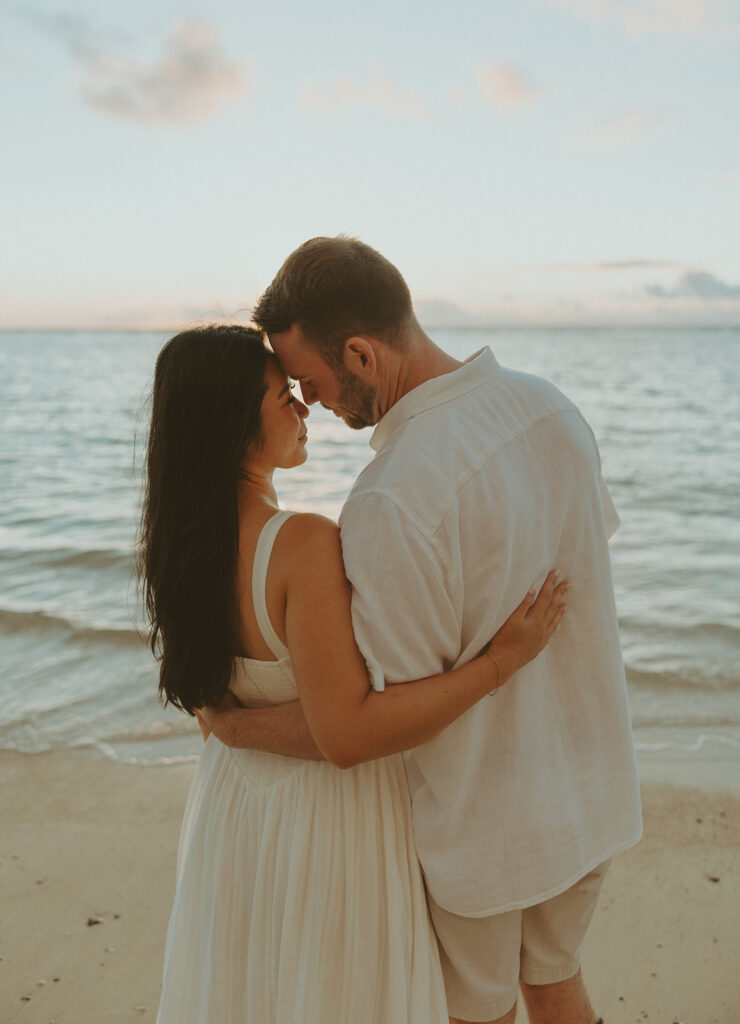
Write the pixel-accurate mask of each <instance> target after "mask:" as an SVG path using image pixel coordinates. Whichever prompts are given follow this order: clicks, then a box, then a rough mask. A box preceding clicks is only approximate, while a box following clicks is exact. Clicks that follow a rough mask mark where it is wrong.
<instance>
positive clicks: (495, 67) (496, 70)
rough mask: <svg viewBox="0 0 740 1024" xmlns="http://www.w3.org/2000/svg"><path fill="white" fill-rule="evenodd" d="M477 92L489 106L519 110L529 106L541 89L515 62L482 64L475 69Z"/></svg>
mask: <svg viewBox="0 0 740 1024" xmlns="http://www.w3.org/2000/svg"><path fill="white" fill-rule="evenodd" d="M476 80H477V83H478V92H479V95H480V96H481V98H482V99H483V100H484V101H485V102H486V103H489V104H490V105H491V106H495V107H500V108H502V109H504V110H519V109H521V108H523V107H527V106H529V105H530V104H531V103H533V102H534V101H535V100H537V99H538V98H539V96H540V95H541V94H542V89H541V88H540V87H539V86H538V85H536V84H535V83H534V82H533V81H532V79H531V78H530V77H529V76H528V75H527V74H526V73H525V72H524V71H522V70H521V69H520V68H518V67H517V66H516V65H515V64H483V65H481V66H480V67H479V68H478V69H477V71H476Z"/></svg>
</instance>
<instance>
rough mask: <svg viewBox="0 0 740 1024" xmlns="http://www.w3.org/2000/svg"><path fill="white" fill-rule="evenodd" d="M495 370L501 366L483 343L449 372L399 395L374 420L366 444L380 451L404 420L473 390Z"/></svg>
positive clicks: (495, 373)
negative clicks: (401, 395)
mask: <svg viewBox="0 0 740 1024" xmlns="http://www.w3.org/2000/svg"><path fill="white" fill-rule="evenodd" d="M499 373H501V367H500V366H499V364H498V361H497V360H496V357H495V356H494V354H493V352H491V350H490V348H488V347H487V346H486V348H482V349H480V351H479V352H476V353H475V354H474V355H472V356H470V357H469V358H468V359H466V360H465V362H464V363H463V364H462V366H459V367H458V368H457V369H456V370H452V372H451V373H443V374H441V375H440V376H439V377H432V378H431V380H425V381H424V383H423V384H419V385H418V387H415V388H413V389H412V390H411V391H409V392H407V393H406V394H405V395H404V396H403V398H399V400H398V401H397V402H396V404H395V405H393V406H391V408H390V409H389V410H388V412H387V413H386V414H385V416H383V418H382V419H380V420H378V424H377V426H376V427H375V430H374V431H373V433H372V437H371V438H370V447H371V448H373V449H374V450H375V451H376V452H378V451H380V449H381V448H382V447H383V445H384V444H385V443H386V441H387V440H388V439H389V437H390V436H391V435H392V434H394V433H395V432H396V430H398V428H399V427H400V426H401V424H402V423H405V422H406V420H410V419H412V417H414V416H417V415H418V414H419V413H420V412H426V411H427V409H433V408H434V407H435V406H437V405H444V404H445V403H446V402H451V401H453V399H455V398H460V396H461V395H465V394H467V393H468V392H470V391H474V390H475V388H477V387H480V385H481V384H484V383H485V382H486V381H488V380H490V379H491V378H492V377H495V376H497V375H498V374H499Z"/></svg>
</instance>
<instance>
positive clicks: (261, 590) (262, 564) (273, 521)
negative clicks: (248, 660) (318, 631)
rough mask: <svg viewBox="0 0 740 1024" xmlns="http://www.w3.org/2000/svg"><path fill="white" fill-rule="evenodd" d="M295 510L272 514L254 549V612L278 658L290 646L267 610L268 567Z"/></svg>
mask: <svg viewBox="0 0 740 1024" xmlns="http://www.w3.org/2000/svg"><path fill="white" fill-rule="evenodd" d="M292 515H293V512H286V511H281V512H276V513H275V515H274V516H270V518H269V519H268V520H267V522H266V523H265V525H264V526H263V527H262V532H261V533H260V535H259V538H258V539H257V547H256V548H255V551H254V566H253V568H252V603H253V604H254V614H255V616H256V618H257V625H258V626H259V628H260V632H261V633H262V637H263V639H264V641H265V643H266V644H267V646H268V647H269V648H270V650H271V651H272V653H273V654H274V655H275V657H276V658H278V659H280V658H285V657H286V656H287V654H288V648H287V647H286V646H285V644H284V643H283V642H282V640H281V639H280V637H279V636H278V635H277V633H276V632H275V630H274V629H273V626H272V623H271V622H270V616H269V614H268V612H267V597H266V589H265V588H266V585H267V567H268V565H269V564H270V555H271V554H272V549H273V546H274V544H275V538H276V537H277V535H278V531H279V530H280V527H281V526H282V525H283V523H284V522H285V521H286V520H288V519H290V517H291V516H292Z"/></svg>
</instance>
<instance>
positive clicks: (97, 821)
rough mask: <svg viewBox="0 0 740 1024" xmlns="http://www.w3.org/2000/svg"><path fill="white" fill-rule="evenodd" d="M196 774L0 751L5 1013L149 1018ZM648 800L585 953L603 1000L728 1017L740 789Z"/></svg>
mask: <svg viewBox="0 0 740 1024" xmlns="http://www.w3.org/2000/svg"><path fill="white" fill-rule="evenodd" d="M193 772H194V766H193V765H192V764H188V765H182V766H176V767H144V766H130V765H121V764H115V763H113V762H110V761H106V760H103V759H100V758H99V757H96V756H94V755H93V754H91V753H88V752H85V751H78V752H64V753H54V754H40V755H23V754H13V753H2V754H0V779H1V780H2V787H1V788H0V794H1V795H0V821H2V830H1V831H0V877H1V878H2V897H1V901H0V909H1V919H2V929H1V933H0V958H1V959H0V1020H2V1022H3V1024H16V1022H24V1024H126V1022H132V1021H142V1022H146V1021H151V1022H153V1021H154V1019H155V1017H156V1013H157V1005H158V999H159V987H160V972H161V967H162V958H163V951H164V941H165V933H166V927H167V920H168V916H169V911H170V904H171V900H172V895H173V889H174V871H175V855H176V850H177V840H178V832H179V826H180V820H181V816H182V810H183V806H184V802H185V798H186V795H187V790H188V786H189V783H190V780H191V778H192V775H193ZM643 799H644V811H645V837H644V839H643V840H642V842H641V843H640V844H639V845H638V846H636V847H635V848H634V849H632V850H630V851H628V852H627V853H624V854H622V855H621V856H619V857H618V858H617V859H616V860H615V863H614V866H613V868H612V871H611V873H610V875H609V877H608V878H607V881H606V884H605V889H604V892H603V895H602V900H601V903H600V906H599V909H598V911H597V914H596V918H595V920H594V923H593V925H592V928H591V932H590V936H589V939H588V944H587V948H586V952H585V956H584V973H585V976H586V980H587V983H588V985H589V988H590V990H591V993H592V998H593V1001H594V1004H595V1006H596V1009H597V1012H598V1013H599V1014H600V1015H601V1016H602V1018H603V1020H604V1024H632V1022H644V1021H648V1022H650V1021H652V1022H656V1024H674V1022H682V1024H736V1022H737V1021H738V1019H739V1018H738V1014H739V1013H740V1009H739V1008H740V973H739V972H738V969H737V965H738V950H739V949H740V919H739V918H738V913H737V908H738V906H740V900H739V897H740V870H739V867H740V813H739V812H740V800H739V799H738V797H737V796H736V795H730V794H726V795H724V794H721V793H717V792H708V791H706V790H695V789H687V788H680V787H673V786H669V785H647V786H644V787H643ZM517 1021H518V1022H519V1021H521V1024H524V1022H525V1021H526V1015H525V1014H524V1012H523V1011H520V1016H519V1017H518V1018H517ZM346 1024H351V1022H346Z"/></svg>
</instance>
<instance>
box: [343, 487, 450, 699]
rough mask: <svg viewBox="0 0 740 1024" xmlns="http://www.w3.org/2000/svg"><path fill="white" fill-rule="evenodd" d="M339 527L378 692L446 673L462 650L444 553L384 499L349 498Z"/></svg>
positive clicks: (361, 641) (362, 642)
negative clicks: (443, 557)
mask: <svg viewBox="0 0 740 1024" xmlns="http://www.w3.org/2000/svg"><path fill="white" fill-rule="evenodd" d="M339 524H340V527H341V536H342V552H343V555H344V567H345V571H346V573H347V578H348V579H349V581H350V584H351V585H352V624H353V627H354V631H355V638H356V640H357V645H358V647H359V648H360V651H361V652H362V655H363V657H364V659H365V662H366V664H367V668H368V672H369V674H370V681H371V683H372V685H373V687H374V688H375V689H376V690H383V689H385V683H386V681H387V682H389V683H397V682H406V681H408V680H410V679H423V678H425V677H427V676H430V675H436V674H437V673H438V672H442V671H445V670H446V669H447V668H449V667H450V666H451V665H452V664H453V663H454V662H455V660H456V659H457V657H458V654H459V651H460V622H459V616H458V614H457V613H456V611H455V604H454V600H453V596H452V595H451V593H450V590H451V588H450V587H449V585H448V584H447V582H446V570H445V566H444V562H443V559H442V557H441V553H440V551H439V550H438V549H437V548H435V546H434V545H433V543H432V542H431V541H430V540H429V539H428V538H426V537H425V536H424V535H423V534H422V533H421V531H420V530H419V529H418V528H417V527H416V526H415V525H414V524H413V523H412V522H411V521H410V520H409V519H408V518H407V517H406V516H405V515H404V514H403V512H402V511H401V510H400V509H399V508H398V506H397V505H396V504H395V502H393V501H392V499H390V498H389V497H387V496H386V495H384V494H375V493H371V494H364V495H359V496H356V497H351V498H350V499H349V501H348V502H347V504H346V505H345V507H344V509H343V510H342V515H341V516H340V520H339Z"/></svg>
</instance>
